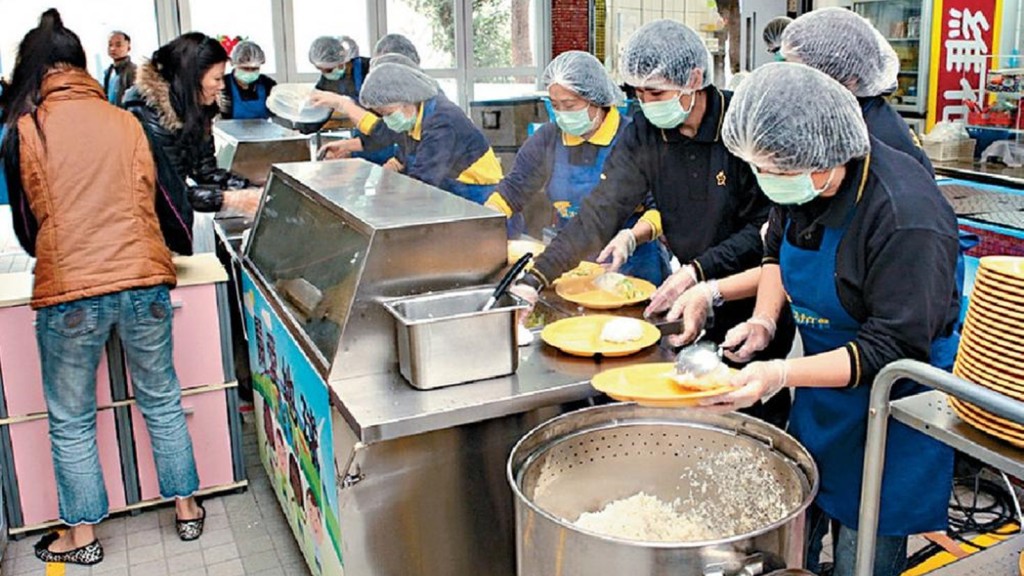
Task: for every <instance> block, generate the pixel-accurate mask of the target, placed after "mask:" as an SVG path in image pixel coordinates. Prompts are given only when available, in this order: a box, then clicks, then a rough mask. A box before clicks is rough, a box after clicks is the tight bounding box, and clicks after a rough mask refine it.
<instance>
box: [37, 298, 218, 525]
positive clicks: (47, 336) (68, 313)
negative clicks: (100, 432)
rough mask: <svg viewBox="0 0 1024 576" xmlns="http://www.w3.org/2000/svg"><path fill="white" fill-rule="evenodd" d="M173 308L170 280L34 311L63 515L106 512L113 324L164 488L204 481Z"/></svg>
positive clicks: (89, 519)
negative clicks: (100, 416)
mask: <svg viewBox="0 0 1024 576" xmlns="http://www.w3.org/2000/svg"><path fill="white" fill-rule="evenodd" d="M171 314H172V309H171V300H170V293H169V291H168V289H167V287H166V286H157V287H153V288H140V289H135V290H125V291H123V292H117V293H115V294H108V295H105V296H97V297H95V298H84V299H82V300H76V301H74V302H68V303H64V304H57V305H54V306H48V307H46V308H40V309H39V310H38V311H37V316H36V337H37V339H38V341H39V355H40V359H41V362H42V370H43V391H44V393H45V395H46V408H47V412H48V416H49V423H50V443H51V445H52V450H53V468H54V473H55V474H56V477H57V494H58V499H59V502H60V519H61V520H62V521H63V522H64V523H66V524H69V525H72V526H74V525H78V524H96V523H98V522H100V521H101V520H103V518H104V517H105V516H106V515H107V511H108V506H109V505H108V503H107V490H106V486H105V485H104V483H103V470H102V469H101V468H100V459H99V452H98V450H97V448H96V368H97V366H98V365H99V361H100V356H101V354H102V353H103V349H104V345H105V344H106V342H107V339H108V337H109V336H110V333H111V330H112V329H113V328H114V327H115V326H116V327H117V330H118V333H119V334H120V336H121V340H122V342H123V343H124V350H125V355H126V356H127V358H128V368H129V370H130V371H131V376H132V386H133V387H134V390H135V400H136V403H137V404H138V407H139V410H141V411H142V416H143V417H144V418H145V420H146V428H147V429H148V431H149V437H150V442H151V443H152V445H153V457H154V459H155V461H156V470H157V475H158V477H159V479H160V494H161V495H162V496H163V497H164V498H172V497H178V498H183V497H187V496H191V495H192V494H193V493H194V492H195V491H196V490H198V489H199V476H198V474H197V473H196V464H195V459H194V457H193V455H192V440H191V438H190V437H189V433H188V428H187V426H186V425H185V413H184V411H183V410H182V408H181V386H180V385H179V384H178V377H177V375H175V373H174V361H173V358H172V355H171V345H172V343H171Z"/></svg>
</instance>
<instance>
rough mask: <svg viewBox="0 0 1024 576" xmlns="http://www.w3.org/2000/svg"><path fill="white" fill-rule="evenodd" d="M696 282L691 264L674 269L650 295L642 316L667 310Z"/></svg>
mask: <svg viewBox="0 0 1024 576" xmlns="http://www.w3.org/2000/svg"><path fill="white" fill-rule="evenodd" d="M696 284H697V272H696V271H695V270H694V269H693V266H692V265H690V264H687V265H686V266H683V267H682V268H680V269H679V270H676V271H675V272H673V273H672V275H671V276H669V277H668V278H666V279H665V281H664V282H662V283H661V286H658V289H657V290H655V291H654V295H652V296H651V303H650V304H648V305H647V308H646V309H645V310H644V316H651V315H652V314H657V313H658V312H664V311H665V310H668V309H669V308H671V307H672V304H673V303H675V301H676V300H677V299H679V297H680V296H682V295H683V293H684V292H686V291H687V290H689V289H690V288H691V287H692V286H694V285H696Z"/></svg>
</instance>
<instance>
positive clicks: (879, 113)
mask: <svg viewBox="0 0 1024 576" xmlns="http://www.w3.org/2000/svg"><path fill="white" fill-rule="evenodd" d="M782 54H783V55H784V56H785V60H786V61H787V62H802V63H804V64H806V65H808V66H810V67H812V68H815V69H817V70H820V71H822V72H824V73H825V74H828V75H829V76H831V77H832V78H833V79H835V80H836V81H838V82H839V83H840V84H842V85H843V86H844V87H846V88H847V89H848V90H850V91H851V92H852V93H853V94H854V96H856V97H857V102H858V104H859V105H860V108H861V113H862V115H863V116H864V121H865V123H866V125H867V129H868V133H869V134H870V135H871V136H872V137H874V138H877V139H878V140H879V141H881V142H883V143H884V144H887V145H888V146H891V147H892V148H895V149H896V150H898V151H900V152H903V153H905V154H907V155H908V156H910V157H912V158H913V159H914V160H916V161H917V163H918V164H920V165H921V166H922V167H923V168H924V169H925V170H926V172H927V173H928V174H929V176H930V175H932V174H933V169H932V164H931V162H929V161H928V157H927V156H926V155H925V154H924V151H923V150H922V149H921V147H920V145H919V144H918V141H917V138H916V137H915V136H914V133H913V132H912V131H911V130H910V127H909V126H907V123H906V122H905V121H904V120H903V118H902V117H901V116H900V115H899V114H897V113H896V111H895V110H893V108H892V106H890V105H889V103H888V102H886V100H885V98H884V96H883V95H884V94H885V93H886V92H887V91H891V89H892V87H893V86H895V84H896V75H897V72H899V59H898V57H897V56H896V53H895V51H894V50H893V49H892V47H891V46H890V45H889V43H888V42H886V41H885V39H884V38H883V37H882V35H881V34H879V33H878V31H877V30H875V28H874V27H873V26H872V25H871V23H870V22H868V21H867V20H866V19H864V18H862V17H861V16H858V15H857V14H855V13H854V12H851V11H849V10H845V9H842V8H837V9H832V8H825V9H821V10H815V11H814V12H809V13H807V14H804V15H803V16H801V17H799V18H797V19H796V20H794V21H793V23H792V24H790V26H789V27H788V28H786V31H785V32H784V33H783V35H782ZM976 243H977V240H976V237H973V236H972V235H970V234H961V250H964V251H966V250H967V249H969V248H970V247H971V246H973V245H974V244H976ZM963 276H964V271H963V258H962V256H961V257H960V258H959V259H958V264H957V286H958V288H962V284H963ZM759 277H760V267H758V268H755V269H752V270H749V271H747V272H745V273H744V274H743V278H742V279H732V280H731V281H730V285H731V286H733V287H734V289H736V287H739V286H742V287H743V288H742V289H741V290H740V293H743V294H748V293H753V292H754V290H755V289H756V286H757V283H758V279H759ZM717 290H718V285H717V283H715V282H714V281H712V282H709V283H708V284H706V285H704V286H699V289H694V290H690V291H687V292H686V293H685V294H684V295H683V296H681V297H680V298H678V299H677V300H676V301H675V303H674V304H672V310H670V312H669V314H668V318H667V319H668V320H670V321H674V320H676V319H678V318H680V317H682V318H683V323H684V330H683V333H682V335H681V336H680V337H678V338H676V341H677V342H678V343H680V344H682V343H687V342H689V341H690V340H692V339H693V338H695V337H696V336H697V334H698V333H699V332H700V329H701V328H702V327H703V323H704V320H705V316H706V314H707V310H708V307H709V306H711V303H712V302H716V301H717V302H720V301H721V300H720V299H719V298H718V297H717V295H716V293H717ZM657 305H658V306H659V307H663V306H666V304H665V303H664V302H658V303H657ZM732 336H733V337H734V338H727V339H726V342H725V344H726V346H733V345H736V344H737V343H738V342H739V341H740V339H742V341H743V342H744V347H745V348H744V349H743V350H742V352H741V353H740V354H739V355H740V356H746V355H747V353H748V352H750V351H751V350H756V349H758V348H759V347H761V346H763V345H764V344H765V343H766V342H767V332H765V331H763V330H761V329H760V328H759V327H757V326H756V325H746V326H743V327H741V328H739V329H738V330H737V331H736V332H734V333H733V334H732Z"/></svg>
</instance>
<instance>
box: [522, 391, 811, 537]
mask: <svg viewBox="0 0 1024 576" xmlns="http://www.w3.org/2000/svg"><path fill="white" fill-rule="evenodd" d="M609 406H639V405H638V404H636V403H634V402H619V403H615V404H606V405H603V406H593V407H590V408H583V409H581V410H575V411H573V412H568V413H566V414H562V415H560V416H556V417H554V418H552V419H550V420H547V421H545V422H542V423H541V424H539V425H538V426H536V427H535V428H534V429H532V430H530V431H529V432H527V433H526V434H525V435H524V436H523V437H522V438H520V439H519V441H518V442H516V444H515V446H513V447H512V451H511V452H510V453H509V457H508V460H507V462H506V465H505V477H506V479H507V480H508V483H509V486H511V488H512V493H513V495H514V496H515V497H516V499H517V501H519V502H522V503H524V504H525V505H526V506H527V507H529V509H530V511H531V512H533V513H535V514H538V515H540V516H541V517H542V518H545V519H547V520H549V521H551V522H554V523H555V524H557V525H558V526H560V527H561V528H563V529H566V530H570V531H574V532H580V533H583V534H585V535H587V536H589V537H593V538H597V539H599V540H603V541H605V542H608V543H611V544H616V545H621V546H631V547H636V548H651V549H658V550H685V549H691V548H707V547H712V546H722V545H727V544H732V543H735V542H741V541H744V540H750V539H752V538H756V537H758V536H761V535H763V534H767V533H769V532H773V531H775V530H778V529H780V528H782V527H784V526H786V525H787V524H789V523H791V522H792V521H793V520H795V519H797V518H799V517H800V515H801V514H803V513H804V512H805V511H806V510H807V508H809V507H810V505H811V504H812V503H813V502H814V499H815V497H817V494H818V488H819V486H820V478H819V477H818V467H817V464H816V463H815V462H814V459H813V457H811V456H810V453H808V452H807V449H806V448H804V446H803V445H802V444H800V443H799V442H797V441H796V439H795V438H793V437H792V436H791V435H789V434H788V433H787V432H785V431H783V430H780V429H778V428H775V431H776V432H778V433H779V434H781V435H782V436H783V437H784V438H786V439H788V440H791V441H792V442H793V443H794V444H795V445H797V446H799V447H800V449H801V450H803V451H804V452H805V453H807V457H808V461H809V463H810V465H811V471H812V472H813V474H812V477H811V478H806V477H807V474H806V473H805V472H804V470H803V469H802V468H801V467H800V466H798V465H796V463H795V462H794V463H793V464H794V465H795V466H796V468H797V470H799V471H800V473H801V474H803V475H804V477H805V478H806V479H807V480H808V482H807V486H808V490H807V493H806V495H805V496H804V497H803V499H802V500H801V502H800V505H799V506H796V507H794V509H793V510H792V511H790V513H788V514H786V515H785V516H784V517H782V518H780V519H779V520H776V521H775V522H772V523H771V524H769V525H767V526H763V527H761V528H758V529H757V530H754V531H751V532H746V533H743V534H736V535H733V536H729V537H725V538H719V539H717V540H694V541H691V542H656V541H648V540H627V539H624V538H616V537H614V536H608V535H606V534H599V533H597V532H591V531H590V530H586V529H584V528H580V527H579V526H576V525H575V524H574V523H572V522H570V521H568V520H565V519H563V518H559V517H557V516H555V515H554V514H551V513H549V512H547V511H546V510H544V509H542V508H540V507H539V506H537V504H535V503H534V502H533V500H531V499H529V498H527V497H526V494H524V493H523V491H522V490H521V489H520V486H519V481H518V478H517V477H516V476H517V470H516V469H514V467H513V457H514V456H515V455H516V454H517V453H518V452H519V450H520V448H521V447H522V445H523V443H525V442H526V441H528V440H530V439H531V437H532V436H533V435H534V434H535V433H538V431H540V430H541V429H542V428H545V427H547V426H548V425H549V424H552V423H554V422H557V421H561V420H565V419H568V418H569V417H570V416H574V415H576V416H578V415H579V414H580V413H583V412H590V411H600V410H607V409H608V407H609ZM661 410H666V415H668V414H669V413H670V412H669V409H661ZM675 413H677V414H678V412H675ZM721 416H723V417H725V418H730V419H738V420H739V421H741V422H742V421H744V420H749V421H753V422H757V423H760V424H764V425H766V426H771V425H770V424H768V423H766V422H762V421H760V420H757V419H756V418H753V417H751V416H747V415H746V414H740V413H738V412H731V413H729V414H726V415H721ZM630 422H631V421H630V420H628V419H622V420H619V419H616V420H612V421H609V422H606V423H604V424H602V425H600V426H594V427H590V428H581V429H580V430H577V431H576V432H584V431H586V432H591V431H594V430H599V429H601V428H603V427H606V426H616V425H621V424H627V423H630ZM635 422H636V423H638V424H644V423H647V424H651V423H654V421H652V420H644V419H636V420H635ZM664 423H666V424H674V423H675V424H678V423H679V421H676V422H672V421H671V420H669V419H668V418H666V419H665V420H664ZM690 423H693V424H700V423H699V422H690ZM773 428H774V427H773ZM719 429H720V430H722V431H723V432H724V431H725V430H724V429H721V428H719ZM737 433H738V432H737ZM746 437H747V438H749V439H751V440H755V441H758V442H761V439H759V438H757V437H756V436H753V435H746ZM565 438H566V437H562V438H559V441H564V440H565ZM549 445H550V444H545V445H544V446H545V448H546V447H547V446H549ZM542 451H543V450H542V449H540V448H538V449H536V450H534V451H532V452H531V453H530V455H529V456H527V457H526V458H525V459H523V461H522V463H521V464H520V466H519V470H524V469H526V468H527V467H528V465H529V464H530V463H531V462H532V461H533V460H534V458H535V455H536V454H537V453H539V452H542ZM776 452H778V451H776ZM778 453H779V454H780V455H781V456H783V457H785V458H786V459H788V460H790V461H792V459H791V458H789V456H788V455H786V454H784V453H781V452H778Z"/></svg>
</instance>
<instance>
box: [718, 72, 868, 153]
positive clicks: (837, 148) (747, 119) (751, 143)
mask: <svg viewBox="0 0 1024 576" xmlns="http://www.w3.org/2000/svg"><path fill="white" fill-rule="evenodd" d="M722 142H724V143H725V146H726V147H727V148H728V149H729V151H730V152H732V153H733V154H735V155H736V156H738V157H740V158H742V159H743V160H746V161H747V162H749V163H751V164H754V165H755V166H758V167H759V168H769V169H772V168H774V169H776V170H781V171H787V172H790V171H791V172H810V171H814V170H827V169H829V168H834V167H836V166H839V165H842V164H845V163H847V162H848V161H850V160H851V159H853V158H860V157H863V156H865V155H867V153H868V152H869V150H870V148H871V147H870V143H869V141H868V129H867V126H866V125H865V124H864V118H863V116H862V115H861V110H860V105H859V104H858V103H857V99H856V98H854V96H853V94H851V93H850V91H849V90H847V89H846V88H844V87H843V86H842V85H841V84H839V83H838V82H836V81H835V80H833V79H832V78H830V77H829V76H827V75H825V74H824V73H822V72H819V71H818V70H815V69H813V68H810V67H808V66H804V65H802V64H793V63H788V62H776V63H772V64H766V65H764V66H761V67H759V68H757V69H756V70H754V71H753V72H752V73H751V74H750V76H749V77H747V79H746V80H744V81H743V84H742V85H740V87H739V90H737V91H736V94H735V95H734V96H733V98H732V103H731V104H730V105H729V110H728V112H726V114H725V122H724V125H723V126H722Z"/></svg>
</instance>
